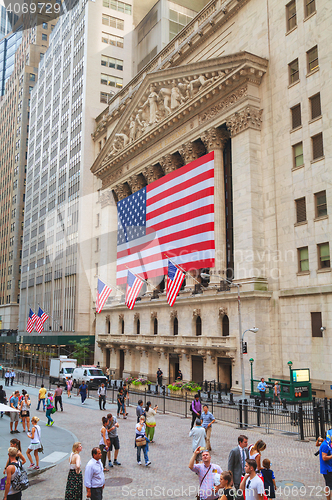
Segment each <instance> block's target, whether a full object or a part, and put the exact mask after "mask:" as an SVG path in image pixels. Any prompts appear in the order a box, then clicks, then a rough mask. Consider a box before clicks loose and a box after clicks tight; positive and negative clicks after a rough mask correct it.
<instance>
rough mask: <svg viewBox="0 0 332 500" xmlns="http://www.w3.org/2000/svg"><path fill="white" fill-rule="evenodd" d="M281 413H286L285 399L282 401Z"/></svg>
mask: <svg viewBox="0 0 332 500" xmlns="http://www.w3.org/2000/svg"><path fill="white" fill-rule="evenodd" d="M282 411H287V401H286V399H283V400H282Z"/></svg>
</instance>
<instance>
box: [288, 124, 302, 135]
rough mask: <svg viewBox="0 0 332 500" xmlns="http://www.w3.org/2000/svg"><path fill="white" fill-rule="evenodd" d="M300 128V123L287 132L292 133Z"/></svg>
mask: <svg viewBox="0 0 332 500" xmlns="http://www.w3.org/2000/svg"><path fill="white" fill-rule="evenodd" d="M301 128H302V125H299V126H298V127H296V128H292V130H290V131H289V133H290V134H292V133H293V132H296V131H297V130H300V129H301Z"/></svg>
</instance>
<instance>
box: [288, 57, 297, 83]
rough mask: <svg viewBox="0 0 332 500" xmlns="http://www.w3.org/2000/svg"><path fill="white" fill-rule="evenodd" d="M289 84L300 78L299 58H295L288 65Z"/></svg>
mask: <svg viewBox="0 0 332 500" xmlns="http://www.w3.org/2000/svg"><path fill="white" fill-rule="evenodd" d="M288 72H289V84H290V85H291V84H292V83H295V82H297V81H298V80H299V78H300V77H299V60H298V59H295V60H294V61H293V62H291V63H289V65H288Z"/></svg>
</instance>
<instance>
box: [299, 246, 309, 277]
mask: <svg viewBox="0 0 332 500" xmlns="http://www.w3.org/2000/svg"><path fill="white" fill-rule="evenodd" d="M297 252H298V258H299V272H300V273H303V272H307V271H309V252H308V247H303V248H298V249H297Z"/></svg>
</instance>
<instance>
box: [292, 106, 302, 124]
mask: <svg viewBox="0 0 332 500" xmlns="http://www.w3.org/2000/svg"><path fill="white" fill-rule="evenodd" d="M291 113H292V129H293V130H294V129H295V128H297V127H300V126H301V124H302V122H301V104H297V105H296V106H294V107H293V108H291Z"/></svg>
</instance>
